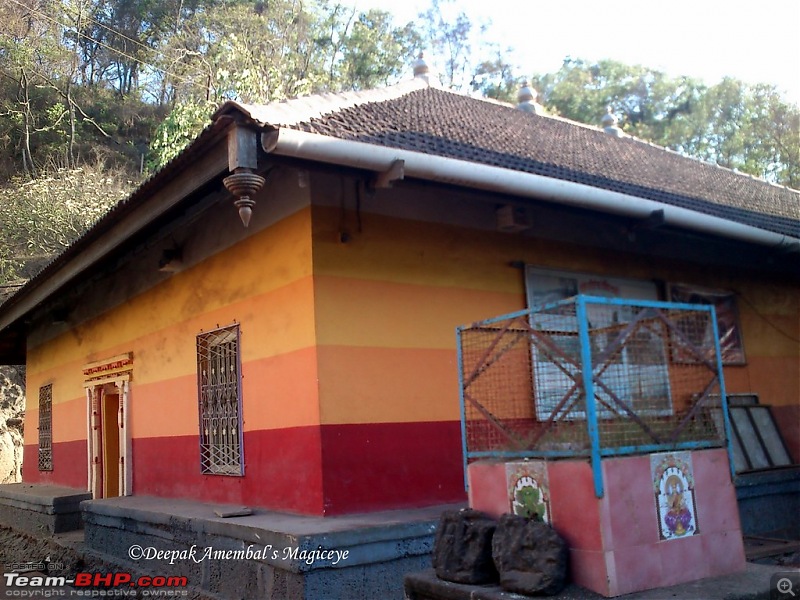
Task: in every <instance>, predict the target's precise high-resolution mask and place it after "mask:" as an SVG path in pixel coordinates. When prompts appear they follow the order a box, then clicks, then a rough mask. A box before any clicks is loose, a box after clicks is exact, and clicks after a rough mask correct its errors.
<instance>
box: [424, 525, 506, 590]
mask: <svg viewBox="0 0 800 600" xmlns="http://www.w3.org/2000/svg"><path fill="white" fill-rule="evenodd" d="M495 527H497V521H496V520H494V519H493V518H492V517H490V516H489V515H487V514H485V513H482V512H480V511H477V510H472V509H463V510H451V511H446V512H444V513H442V517H441V519H440V521H439V527H438V528H437V529H436V538H435V540H434V546H433V568H434V570H435V571H436V576H437V577H438V578H439V579H444V580H445V581H452V582H454V583H466V584H473V585H482V584H486V583H496V582H497V580H498V575H497V569H495V566H494V562H493V560H492V536H493V534H494V530H495Z"/></svg>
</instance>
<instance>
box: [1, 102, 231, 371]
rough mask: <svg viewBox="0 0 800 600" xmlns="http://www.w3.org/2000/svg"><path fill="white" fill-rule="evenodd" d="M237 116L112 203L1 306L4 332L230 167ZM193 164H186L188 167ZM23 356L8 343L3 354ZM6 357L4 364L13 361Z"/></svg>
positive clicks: (220, 122) (210, 129) (216, 124)
mask: <svg viewBox="0 0 800 600" xmlns="http://www.w3.org/2000/svg"><path fill="white" fill-rule="evenodd" d="M232 127H234V121H233V119H225V118H220V119H217V120H216V121H215V122H214V123H213V124H212V125H210V126H209V127H208V128H207V129H206V130H204V131H203V133H202V134H201V135H200V136H199V137H198V138H197V139H196V140H195V141H194V142H192V144H191V145H190V146H188V147H187V148H186V149H185V150H184V151H183V152H182V153H181V154H180V155H178V156H177V157H176V158H175V159H173V160H172V161H171V162H170V163H168V164H167V165H166V166H165V167H164V168H162V169H161V170H160V171H158V172H157V173H156V174H155V175H154V176H153V177H151V178H150V179H148V180H147V181H146V182H145V183H143V184H142V185H141V186H139V188H138V189H137V190H136V191H134V192H133V193H132V194H131V195H130V196H129V197H128V198H127V199H125V200H124V201H122V202H120V203H119V204H118V205H117V206H115V207H114V208H112V209H111V210H110V211H109V212H108V213H106V215H105V216H104V217H102V218H101V219H100V220H99V221H98V222H97V223H96V224H95V225H94V226H93V227H92V228H90V229H89V230H88V231H87V232H86V233H85V234H84V235H83V236H81V237H80V238H78V239H77V240H76V241H75V242H73V244H72V245H70V246H69V247H67V248H66V249H65V250H64V251H63V252H62V253H61V254H59V255H58V256H57V257H56V258H55V259H54V260H53V261H52V262H51V263H50V264H48V265H47V266H46V267H45V268H44V269H43V270H42V271H41V272H40V273H39V274H37V275H36V276H35V277H33V278H32V279H30V280H29V281H28V282H27V283H26V284H25V285H24V286H23V287H22V288H21V289H19V290H18V291H17V292H16V293H15V294H14V295H13V296H11V297H10V298H8V299H7V300H6V302H5V303H3V304H2V305H0V337H5V336H6V335H8V336H10V335H11V333H10V332H11V330H12V329H15V328H18V327H19V325H20V322H21V321H23V320H24V319H25V317H26V315H28V314H29V313H30V312H31V311H32V310H33V309H34V308H35V307H36V306H37V305H39V304H41V303H42V302H46V301H47V300H48V299H49V298H50V297H52V295H53V294H55V293H56V292H58V290H60V289H63V288H64V286H66V285H68V284H69V283H71V282H72V281H75V279H77V278H78V277H80V276H81V275H82V274H85V273H86V272H87V271H89V270H90V269H91V268H92V267H93V266H95V265H97V263H98V262H99V261H101V260H102V259H103V258H104V257H106V256H107V255H108V254H109V253H110V252H112V251H113V250H114V249H115V248H117V247H119V246H120V245H122V244H123V243H125V242H126V241H128V240H130V239H131V238H132V237H134V236H135V235H136V234H137V232H139V231H141V230H142V228H144V227H146V226H147V225H149V224H150V223H152V222H153V221H154V220H155V219H157V218H158V217H159V216H161V215H163V214H164V213H165V212H167V211H168V210H170V209H171V208H173V207H174V206H175V205H177V204H178V203H180V202H181V201H182V200H183V199H184V198H186V197H187V196H188V195H190V194H191V193H192V192H193V191H194V190H197V189H199V188H200V187H202V186H203V185H205V184H207V183H208V182H209V181H211V180H212V179H214V178H216V177H218V176H219V175H220V174H222V173H224V172H226V171H227V169H228V142H227V134H228V132H229V131H230V129H231V128H232ZM188 165H190V168H188V169H187V166H188ZM6 355H14V356H15V357H18V356H19V352H16V351H14V349H13V348H11V347H9V348H7V349H6V352H3V353H2V355H0V363H3V362H4V357H5V356H6ZM7 361H8V359H5V364H11V363H9V362H7Z"/></svg>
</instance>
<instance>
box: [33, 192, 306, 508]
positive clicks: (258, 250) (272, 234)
mask: <svg viewBox="0 0 800 600" xmlns="http://www.w3.org/2000/svg"><path fill="white" fill-rule="evenodd" d="M310 228H311V212H310V209H309V208H305V209H302V210H300V211H298V212H296V213H294V214H292V215H291V216H289V217H287V218H285V219H283V220H281V221H279V222H278V223H275V224H274V225H272V226H270V227H268V228H266V229H264V230H262V231H260V232H258V233H256V234H254V235H252V236H251V237H249V238H247V239H245V240H244V241H242V242H240V243H238V244H236V245H234V246H233V247H231V248H228V249H227V250H224V251H223V252H221V253H219V254H216V255H214V256H211V257H209V258H207V259H206V260H203V261H202V262H200V263H199V264H197V265H195V266H193V267H191V268H189V269H187V270H185V271H182V272H179V273H176V274H174V275H173V276H172V277H171V278H169V279H168V280H166V281H165V282H163V283H161V284H159V285H157V286H156V287H154V288H152V289H149V290H148V291H145V292H143V293H141V294H139V295H138V296H136V297H134V298H131V299H130V300H129V301H128V302H126V303H125V304H123V305H121V306H118V307H116V308H114V309H112V310H110V311H107V312H105V313H104V314H101V315H100V316H98V317H97V318H95V319H92V320H91V321H89V322H86V323H83V324H81V325H79V326H77V327H75V328H74V329H72V330H71V331H70V332H68V333H66V334H64V335H61V336H59V337H57V338H55V339H52V340H50V341H48V342H45V343H43V344H41V345H39V346H37V347H33V348H30V349H29V353H28V373H27V376H28V390H30V392H29V403H28V419H29V420H28V427H26V440H25V442H26V445H28V446H35V445H36V444H38V435H37V428H36V426H37V424H38V407H37V394H36V393H35V392H34V393H31V392H33V391H34V390H38V389H39V387H40V386H42V385H45V384H47V383H52V384H53V405H54V408H53V441H54V444H55V445H56V447H55V448H54V454H57V453H58V444H59V443H63V442H73V441H79V440H80V441H85V440H86V435H87V434H86V401H85V393H84V387H83V383H84V377H83V375H82V366H83V365H84V364H86V363H87V362H90V361H96V360H102V359H104V358H108V357H111V356H114V355H117V354H121V353H123V352H132V353H133V371H132V372H133V375H132V382H131V386H130V413H129V418H130V422H131V435H132V437H133V438H134V440H154V439H157V438H175V439H178V438H181V437H182V436H184V437H185V436H189V438H190V439H193V440H194V441H193V442H191V443H192V444H193V445H194V447H196V446H197V435H198V410H197V375H196V371H197V367H196V345H195V344H196V335H197V334H198V333H199V332H201V331H208V330H210V329H213V328H215V327H217V326H226V325H230V324H232V323H234V322H237V323H240V324H241V325H240V331H241V353H242V374H243V380H242V394H243V397H245V398H247V399H248V400H247V402H245V403H244V407H243V421H244V424H243V431H244V433H245V435H247V434H248V432H252V431H262V430H277V429H287V428H307V427H316V428H318V427H319V408H318V399H317V396H318V390H317V357H316V350H315V335H316V334H315V327H314V310H313V304H314V291H313V278H312V265H311V235H310ZM309 451H311V447H310V446H309ZM135 458H136V457H135V456H134V461H135ZM316 461H317V477H319V473H318V471H319V456H318V453H317V458H316ZM56 466H57V467H58V465H56ZM74 468H75V469H79V470H81V471H82V473H83V479H84V480H85V478H86V461H83V462H82V463H81V464H79V465H75V466H74ZM181 468H182V469H186V470H189V471H192V472H199V456H198V461H197V462H196V464H190V465H182V466H181ZM35 469H36V465H35V463H34V464H26V466H25V477H26V479H27V480H31V478H35V477H37V474H36V472H35ZM62 469H63V467H62ZM62 476H64V474H63V473H59V469H58V468H56V469H55V470H54V472H53V473H52V474H42V475H41V476H40V477H41V478H43V479H48V480H52V481H55V482H58V480H59V478H60V477H62ZM70 476H71V478H72V479H74V478H75V477H74V475H70ZM317 483H318V482H317ZM148 485H149V484H148V482H147V481H146V480H141V479H140V480H139V481H136V482H134V489H135V490H136V493H148ZM314 487H315V486H314V485H311V486H310V489H311V490H313V488H314ZM316 487H317V488H318V487H319V485H316ZM317 502H318V504H319V498H318V499H317Z"/></svg>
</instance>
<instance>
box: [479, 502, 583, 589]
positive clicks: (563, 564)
mask: <svg viewBox="0 0 800 600" xmlns="http://www.w3.org/2000/svg"><path fill="white" fill-rule="evenodd" d="M492 556H493V557H494V563H495V565H496V567H497V570H498V571H499V572H500V586H501V587H502V588H503V589H504V590H507V591H509V592H515V593H517V594H527V595H536V594H545V595H554V594H557V593H559V592H560V591H561V590H562V589H564V586H565V585H566V583H567V559H568V557H569V549H568V547H567V543H566V542H565V541H564V539H563V538H562V537H561V536H560V535H559V534H558V533H557V532H556V531H555V530H554V529H553V528H552V527H550V525H548V524H547V523H542V522H541V521H532V520H530V519H526V518H525V517H521V516H518V515H512V514H505V515H503V516H502V517H500V522H499V523H498V525H497V530H496V531H495V532H494V538H493V539H492Z"/></svg>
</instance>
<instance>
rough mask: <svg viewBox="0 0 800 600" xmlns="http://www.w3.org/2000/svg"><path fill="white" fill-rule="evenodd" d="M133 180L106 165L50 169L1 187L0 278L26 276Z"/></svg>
mask: <svg viewBox="0 0 800 600" xmlns="http://www.w3.org/2000/svg"><path fill="white" fill-rule="evenodd" d="M133 184H134V182H133V181H131V180H129V179H126V178H125V177H124V174H121V173H119V172H115V171H113V170H109V169H106V168H105V167H104V166H103V165H99V164H95V165H86V166H83V167H81V168H79V169H50V170H47V171H46V172H43V173H42V174H41V175H40V176H39V177H38V178H36V179H33V180H30V179H27V178H19V177H16V178H13V179H12V180H11V181H9V182H8V183H7V184H6V185H4V186H3V187H0V284H6V283H8V282H11V281H16V280H19V279H22V280H24V279H27V278H29V277H31V276H33V275H35V274H36V272H37V271H38V270H39V268H41V267H42V266H44V265H45V264H47V262H49V260H50V259H51V258H52V257H53V256H54V255H55V254H57V253H59V252H60V251H62V250H63V249H64V248H66V247H67V246H68V245H69V244H70V243H72V241H73V240H75V239H76V238H77V237H78V236H79V235H81V234H82V233H83V232H84V231H86V229H88V228H89V227H90V226H91V225H92V224H93V223H94V222H95V221H96V220H97V219H99V218H100V217H101V216H102V215H103V214H105V212H106V211H107V210H108V209H109V208H110V207H111V206H113V205H114V204H115V203H116V202H117V201H119V200H121V199H122V198H124V197H125V196H126V195H127V194H128V193H130V191H131V190H132V188H133Z"/></svg>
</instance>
